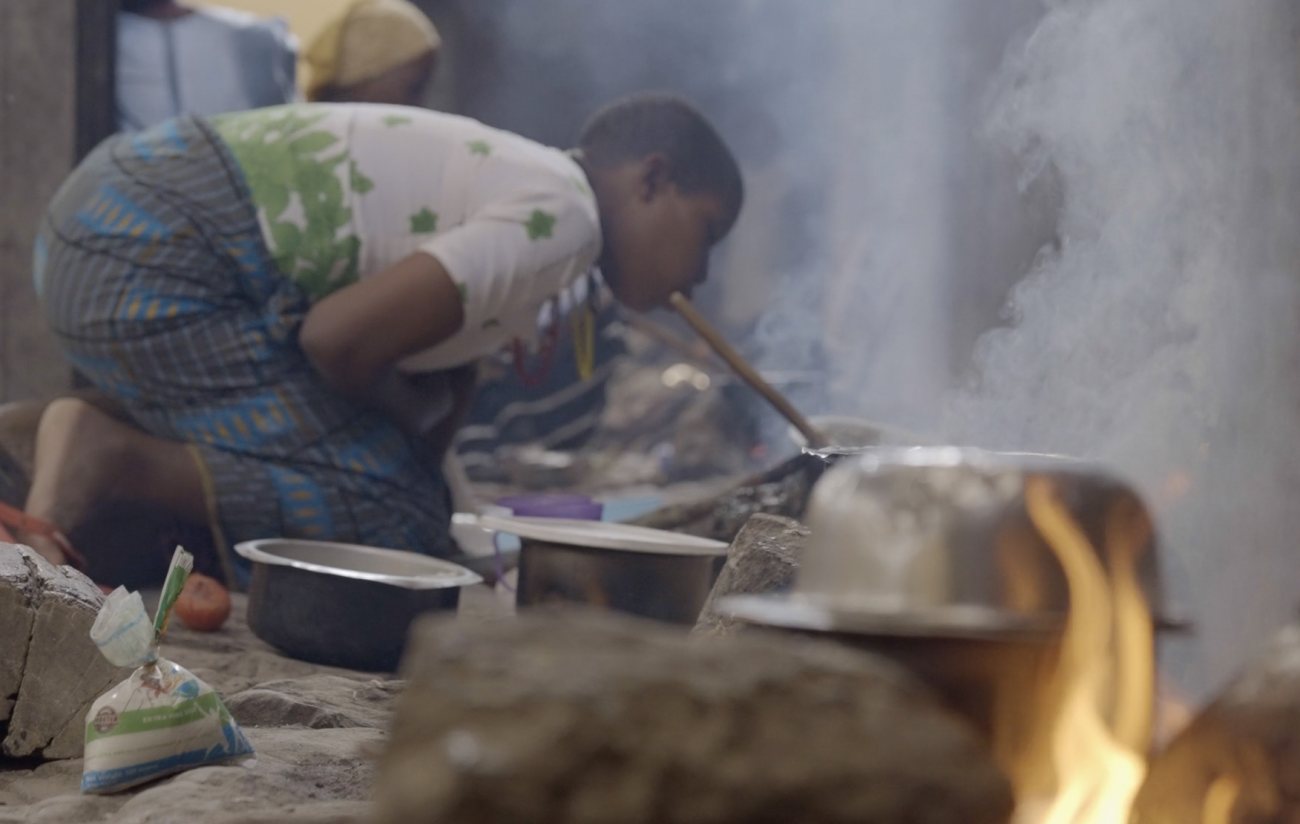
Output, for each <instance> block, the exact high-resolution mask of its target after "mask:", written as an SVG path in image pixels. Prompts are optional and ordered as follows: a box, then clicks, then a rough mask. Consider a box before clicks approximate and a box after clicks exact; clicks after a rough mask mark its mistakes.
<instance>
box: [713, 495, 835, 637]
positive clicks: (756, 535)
mask: <svg viewBox="0 0 1300 824" xmlns="http://www.w3.org/2000/svg"><path fill="white" fill-rule="evenodd" d="M809 534H810V533H809V530H808V527H806V526H804V525H803V524H801V523H799V522H798V521H796V520H793V519H791V518H782V517H780V516H778V515H755V516H753V517H752V518H750V519H749V521H747V522H746V523H745V526H744V527H743V528H742V529H741V530H740V533H739V534H738V535H736V540H734V541H732V542H731V547H730V548H729V549H728V550H727V563H726V565H725V566H724V567H723V568H722V572H721V573H719V574H718V580H717V581H715V582H714V583H713V589H712V590H711V591H710V592H709V599H708V600H707V601H705V603H704V609H703V610H701V611H700V619H699V621H697V622H696V624H695V630H694V632H695V634H697V635H709V636H719V637H721V636H725V635H730V634H731V633H732V632H733V631H734V630H735V627H736V623H737V622H736V620H735V619H734V618H731V617H730V616H727V615H720V614H718V612H716V606H717V603H718V601H719V600H721V599H722V598H726V597H728V596H730V595H760V594H764V593H770V592H781V591H784V590H787V589H789V588H790V587H792V586H794V579H795V575H796V574H797V573H798V571H799V561H800V560H801V559H802V558H803V548H804V544H805V543H807V541H808V535H809Z"/></svg>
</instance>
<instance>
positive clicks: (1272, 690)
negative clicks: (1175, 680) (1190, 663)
mask: <svg viewBox="0 0 1300 824" xmlns="http://www.w3.org/2000/svg"><path fill="white" fill-rule="evenodd" d="M1136 811H1137V815H1138V818H1137V819H1136V820H1137V821H1138V822H1139V824H1185V822H1194V823H1195V824H1199V822H1202V821H1215V822H1220V823H1221V824H1256V823H1257V822H1258V823H1259V824H1263V822H1293V821H1300V626H1292V627H1288V628H1286V629H1285V630H1283V631H1282V632H1281V633H1280V634H1279V635H1278V636H1277V637H1276V638H1275V639H1274V641H1273V644H1272V646H1271V647H1270V648H1269V650H1268V652H1267V653H1266V654H1265V655H1264V657H1263V658H1261V659H1260V660H1259V661H1257V662H1256V663H1254V664H1252V665H1251V666H1250V667H1248V668H1247V669H1246V671H1245V672H1243V673H1242V674H1241V675H1240V676H1239V677H1238V678H1237V679H1236V680H1235V681H1233V682H1232V683H1231V684H1229V685H1228V687H1227V689H1225V690H1224V691H1223V693H1222V694H1221V695H1219V697H1218V698H1216V699H1215V700H1214V702H1213V703H1211V704H1210V705H1209V706H1208V707H1206V708H1205V710H1204V711H1202V712H1201V714H1200V715H1198V716H1197V717H1196V719H1195V720H1193V721H1192V723H1191V725H1190V726H1188V728H1187V729H1186V730H1184V731H1183V732H1182V733H1181V734H1180V735H1178V736H1177V737H1176V738H1174V740H1173V741H1172V742H1171V743H1170V744H1169V746H1168V747H1167V748H1165V750H1164V752H1162V753H1161V754H1160V755H1158V756H1156V758H1155V759H1154V760H1153V761H1152V763H1151V769H1150V770H1149V772H1148V774H1147V780H1146V783H1145V784H1144V785H1143V786H1142V790H1141V792H1140V793H1139V794H1138V798H1137V804H1136Z"/></svg>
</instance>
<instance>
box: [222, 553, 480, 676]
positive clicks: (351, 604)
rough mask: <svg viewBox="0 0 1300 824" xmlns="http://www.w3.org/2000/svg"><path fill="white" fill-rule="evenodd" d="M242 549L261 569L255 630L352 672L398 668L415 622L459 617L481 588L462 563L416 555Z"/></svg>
mask: <svg viewBox="0 0 1300 824" xmlns="http://www.w3.org/2000/svg"><path fill="white" fill-rule="evenodd" d="M235 551H236V552H237V553H239V554H240V555H241V556H243V557H244V558H247V559H248V560H249V561H251V562H252V563H253V580H252V583H251V584H250V586H249V590H248V626H249V628H250V629H252V630H253V634H254V635H256V636H257V637H258V638H261V639H262V640H263V641H265V642H267V643H268V644H270V645H271V646H273V647H275V648H277V649H279V650H280V651H281V652H284V653H285V654H286V655H289V656H292V657H294V658H300V659H302V660H304V661H311V662H312V663H316V664H326V665H328V666H334V667H346V668H348V669H358V670H371V671H384V672H392V671H394V670H396V669H397V665H398V662H399V661H400V660H401V657H402V649H403V647H404V646H405V644H406V634H407V630H408V629H409V627H410V625H411V621H413V620H414V619H415V617H416V616H417V615H419V614H421V613H424V612H437V611H453V612H454V611H455V609H456V607H457V605H458V604H459V602H460V590H461V587H465V586H469V585H472V584H477V583H480V582H481V581H482V580H483V579H482V578H480V577H479V576H478V575H477V574H475V573H473V572H471V571H469V570H467V569H465V568H464V567H461V566H457V565H456V564H452V563H449V562H447V561H443V560H439V559H437V558H430V557H428V556H426V555H418V554H416V553H414V552H400V551H397V550H392V549H379V548H376V547H368V546H359V545H356V544H343V543H333V542H328V541H305V540H293V539H285V538H275V539H268V540H261V541H248V542H245V543H242V544H237V545H236V546H235Z"/></svg>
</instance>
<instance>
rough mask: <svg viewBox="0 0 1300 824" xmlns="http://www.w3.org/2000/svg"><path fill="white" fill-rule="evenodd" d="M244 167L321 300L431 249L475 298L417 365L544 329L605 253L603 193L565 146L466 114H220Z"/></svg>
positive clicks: (288, 269)
mask: <svg viewBox="0 0 1300 824" xmlns="http://www.w3.org/2000/svg"><path fill="white" fill-rule="evenodd" d="M212 122H213V124H214V125H215V127H216V129H217V131H218V133H219V134H220V135H221V137H222V139H223V140H224V141H225V142H226V143H227V144H228V145H229V147H230V149H231V152H232V153H233V154H234V156H235V159H236V160H237V161H238V163H239V165H240V166H241V167H242V169H243V171H244V176H245V178H246V179H247V181H248V185H249V188H250V190H251V192H252V196H253V201H254V203H255V204H256V206H257V211H258V218H259V220H260V222H261V226H262V232H263V234H264V236H265V238H266V243H267V246H268V247H269V248H270V250H271V253H272V255H273V256H274V257H275V260H276V263H277V264H278V266H279V267H280V269H281V271H283V272H284V273H285V274H286V275H288V276H289V277H292V278H293V279H294V280H295V281H297V282H298V283H299V284H300V285H301V286H302V287H303V289H305V290H306V291H307V293H308V294H309V295H311V297H312V298H313V299H320V298H322V297H324V296H325V295H328V294H329V293H331V292H333V291H334V290H336V289H339V288H340V287H342V286H346V285H347V284H349V283H352V282H354V281H355V280H356V279H358V278H364V277H366V276H367V275H370V274H373V273H375V272H378V271H380V270H382V269H384V268H385V267H387V266H390V265H391V264H393V263H396V262H397V261H398V260H400V259H401V258H403V257H405V256H407V255H409V254H411V253H413V252H416V251H424V252H427V253H429V254H431V255H433V256H434V257H435V258H437V259H438V260H439V261H440V262H441V263H442V265H443V266H444V267H446V269H447V271H448V272H449V273H450V274H451V276H452V279H453V280H454V281H455V282H456V285H457V287H458V289H459V290H460V294H461V299H462V300H464V301H465V324H464V326H463V327H462V328H461V330H460V331H459V332H458V333H457V334H456V335H454V336H453V337H452V338H451V339H449V340H447V341H445V342H443V343H442V344H440V345H438V346H436V347H434V348H432V349H430V350H428V351H426V352H422V353H419V354H418V355H415V356H413V357H412V358H410V359H409V360H408V361H406V362H405V363H404V364H403V365H404V366H405V367H406V368H409V369H418V370H436V369H445V368H449V367H452V366H457V365H460V364H464V363H469V362H471V361H473V360H475V359H476V358H479V357H481V356H483V355H487V354H490V353H492V352H494V351H496V350H497V349H499V348H500V347H501V346H502V345H503V344H505V343H507V342H508V341H510V340H511V339H513V338H522V339H524V340H532V339H534V338H535V337H536V335H537V318H538V314H539V311H540V309H541V307H542V306H543V304H545V303H546V302H547V301H549V300H550V299H551V298H552V297H554V296H555V295H557V294H558V293H559V292H561V291H562V290H564V289H566V288H567V287H568V286H569V285H570V284H572V283H573V282H574V281H575V280H577V279H578V278H579V277H581V276H582V275H584V274H586V273H587V272H588V271H589V270H590V269H591V267H592V266H593V265H594V263H595V261H596V258H597V257H598V256H599V254H600V243H601V235H600V221H599V218H598V216H597V211H596V201H595V198H594V197H593V196H592V194H591V190H590V188H589V187H588V185H587V179H586V177H585V175H584V174H583V172H582V169H581V167H579V166H578V164H577V163H576V162H574V160H573V159H572V158H570V157H569V156H568V155H566V154H565V153H564V152H561V151H559V150H556V149H552V148H548V147H545V146H542V145H540V144H537V143H534V142H532V141H530V140H527V139H525V138H522V137H519V136H518V135H514V134H511V133H509V132H503V131H500V130H497V129H493V128H490V127H488V126H485V125H483V124H482V123H479V122H477V121H475V120H471V119H469V118H464V117H458V116H455V115H448V114H442V113H439V112H429V111H424V110H421V109H410V108H406V107H401V106H382V105H373V104H356V103H351V104H346V103H345V104H332V103H331V104H302V105H291V106H276V107H272V108H266V109H256V110H252V111H247V112H238V113H234V114H228V115H220V116H218V117H216V118H213V120H212Z"/></svg>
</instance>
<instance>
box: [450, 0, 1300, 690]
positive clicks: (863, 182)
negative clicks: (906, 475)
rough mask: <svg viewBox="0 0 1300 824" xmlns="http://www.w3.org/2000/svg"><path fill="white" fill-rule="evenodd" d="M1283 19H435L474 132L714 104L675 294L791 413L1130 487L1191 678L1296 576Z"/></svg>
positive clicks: (1290, 120) (1053, 15)
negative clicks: (468, 57)
mask: <svg viewBox="0 0 1300 824" xmlns="http://www.w3.org/2000/svg"><path fill="white" fill-rule="evenodd" d="M1295 6H1296V4H1295V2H1294V0H908V2H898V0H817V2H811V0H809V2H802V3H794V2H789V0H620V2H617V3H612V2H608V0H548V2H544V3H539V2H534V1H533V0H513V2H509V3H505V2H504V1H503V2H498V3H495V4H493V3H487V4H485V3H481V2H473V3H468V2H467V3H462V4H461V8H462V10H463V15H464V20H465V23H464V26H463V29H462V31H461V32H460V33H459V35H458V37H459V38H460V40H461V41H462V42H464V43H465V48H466V49H467V50H473V51H474V52H475V53H476V54H479V55H480V56H482V59H483V61H485V62H484V63H483V64H481V65H480V68H484V74H483V80H482V83H481V84H480V87H479V93H478V94H477V97H476V102H475V104H474V106H472V107H469V109H468V113H470V114H473V115H475V116H478V117H480V118H482V119H484V120H486V121H487V122H489V123H493V124H494V125H500V126H503V127H506V128H511V129H514V130H516V131H520V132H523V133H525V134H528V135H530V136H533V137H536V138H538V139H541V140H544V141H546V142H549V143H554V144H564V143H565V142H566V141H568V140H571V139H572V137H573V135H574V133H575V132H576V129H577V124H578V123H579V122H580V121H581V119H582V118H583V117H584V116H585V115H586V114H587V113H588V112H590V111H591V110H592V109H593V108H595V107H596V106H598V105H600V104H602V103H604V102H607V101H608V100H610V99H611V98H613V97H616V96H618V95H620V94H624V93H627V92H631V91H635V90H638V89H646V88H657V89H669V90H675V91H679V92H681V93H683V94H686V95H687V96H688V97H690V98H692V99H693V100H695V101H696V102H697V103H699V104H700V105H701V107H702V108H703V109H704V110H705V111H706V112H707V113H708V114H709V115H710V117H711V118H712V119H714V120H715V121H716V122H717V123H718V125H719V126H720V128H721V130H722V131H723V133H724V135H725V136H726V137H727V138H728V140H729V141H730V142H731V143H732V144H733V146H734V147H735V149H736V151H737V153H738V154H739V155H740V159H741V162H742V165H743V166H744V168H745V170H746V177H747V188H748V191H749V198H748V202H747V204H746V208H745V213H744V214H743V215H742V219H741V222H740V224H739V225H738V226H737V228H736V231H735V233H734V234H733V236H732V237H731V238H730V239H729V240H728V242H727V244H726V247H725V248H724V250H723V251H722V252H721V254H720V255H719V257H718V259H717V260H716V262H715V265H714V276H713V280H714V281H715V282H716V283H714V284H713V285H712V286H711V289H710V290H706V291H704V292H701V293H697V297H698V298H699V299H700V301H701V303H703V304H705V307H704V308H706V310H708V311H710V312H711V314H712V315H713V317H714V318H715V319H717V320H721V321H723V322H724V324H726V326H727V327H728V329H729V330H730V331H731V333H732V334H733V335H736V336H737V337H738V338H740V339H741V340H742V342H743V344H744V346H745V348H746V350H747V351H748V352H749V353H750V354H751V355H753V356H754V357H755V358H756V359H757V360H758V362H759V365H760V366H761V367H764V368H767V369H769V370H784V371H788V370H797V371H798V370H802V371H805V372H809V373H813V374H815V375H816V376H818V378H819V382H818V384H817V385H816V386H814V387H811V388H810V390H809V391H808V392H806V393H796V394H795V400H796V402H798V403H801V404H803V405H804V407H805V408H806V409H807V411H810V412H836V413H840V414H857V415H863V416H867V417H871V418H876V419H878V420H880V421H882V422H885V423H889V424H893V425H895V426H900V427H903V428H907V429H911V430H914V431H919V432H927V431H930V432H936V431H937V432H944V433H946V434H948V435H949V436H951V437H952V438H953V439H954V440H957V441H958V442H963V443H975V444H980V445H984V446H988V447H992V448H1002V449H1013V450H1035V451H1050V452H1061V453H1066V454H1070V455H1075V456H1080V457H1086V458H1093V459H1099V460H1101V461H1103V462H1105V463H1107V464H1109V465H1111V466H1114V467H1115V468H1116V469H1117V470H1118V471H1120V472H1121V473H1122V474H1124V475H1125V476H1127V477H1129V478H1131V479H1132V480H1133V481H1134V482H1135V483H1136V484H1137V485H1138V486H1139V487H1140V488H1141V489H1142V491H1143V492H1144V493H1145V496H1146V497H1147V499H1148V500H1149V501H1150V502H1151V503H1152V506H1153V507H1154V508H1155V509H1156V511H1157V514H1158V517H1159V519H1160V523H1159V525H1160V528H1161V532H1162V539H1163V544H1164V547H1165V549H1166V554H1165V556H1164V561H1165V570H1166V573H1167V574H1168V576H1169V579H1170V580H1169V585H1170V592H1171V596H1172V600H1173V601H1175V602H1178V603H1179V604H1180V605H1181V606H1183V607H1185V608H1187V610H1188V611H1189V613H1190V616H1191V617H1192V618H1193V619H1194V620H1195V621H1196V623H1197V634H1196V635H1195V637H1194V638H1193V639H1191V640H1189V641H1179V642H1176V643H1169V644H1166V645H1165V652H1166V655H1165V659H1166V660H1165V661H1164V666H1165V669H1166V671H1167V672H1169V673H1170V674H1171V675H1172V676H1173V677H1174V678H1175V680H1176V681H1177V682H1178V683H1179V684H1180V685H1181V686H1182V687H1183V688H1184V689H1185V690H1186V691H1188V692H1190V693H1191V694H1192V695H1194V696H1201V695H1204V694H1205V693H1206V691H1207V690H1209V689H1211V688H1212V687H1213V686H1215V685H1217V684H1218V683H1219V682H1221V681H1222V680H1223V679H1225V678H1226V677H1228V676H1229V675H1230V674H1231V673H1232V672H1233V671H1234V670H1235V668H1236V667H1238V666H1239V665H1240V664H1241V663H1242V662H1243V661H1244V660H1246V659H1247V658H1248V657H1250V656H1251V655H1253V654H1255V653H1256V652H1257V651H1258V650H1260V649H1262V645H1263V643H1264V642H1265V640H1266V638H1267V636H1268V635H1269V634H1270V632H1271V631H1272V629H1273V628H1275V627H1276V626H1278V625H1279V624H1281V623H1283V622H1285V621H1286V620H1288V619H1289V618H1290V617H1291V613H1292V610H1293V608H1294V606H1295V603H1296V601H1297V600H1298V599H1297V593H1300V563H1297V562H1296V561H1293V560H1292V554H1293V553H1292V551H1291V549H1290V541H1291V536H1297V535H1300V506H1293V505H1291V503H1290V501H1291V499H1292V498H1294V497H1296V496H1297V495H1298V494H1300V437H1298V436H1300V426H1297V424H1300V420H1298V418H1300V415H1298V414H1297V408H1298V403H1297V397H1296V396H1297V392H1298V391H1300V369H1297V363H1296V359H1297V355H1300V340H1297V339H1296V338H1297V336H1298V335H1300V325H1298V324H1297V322H1296V321H1297V317H1296V311H1295V310H1296V307H1297V305H1298V304H1297V298H1300V295H1297V282H1298V277H1300V273H1298V272H1297V263H1298V261H1300V248H1298V245H1300V243H1298V241H1300V99H1298V98H1300V95H1298V90H1297V65H1298V63H1300V50H1298V49H1297V46H1296V39H1295V32H1296V21H1295V17H1296V15H1297V12H1296V10H1295ZM475 32H477V37H478V39H477V40H472V39H467V38H469V36H470V35H473V34H474V33H475ZM1008 294H1009V295H1010V297H1009V299H1008ZM1004 309H1005V315H1000V312H1002V311H1003V310H1004ZM991 327H998V328H996V329H995V330H994V331H992V332H989V331H988V330H989V329H990V328H991ZM746 332H747V333H748V334H747V335H746V334H745V333H746ZM981 335H983V336H982V337H981ZM977 339H978V344H977V343H976V341H977ZM1293 511H1294V512H1295V513H1296V514H1294V515H1293V514H1291V513H1292V512H1293Z"/></svg>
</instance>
